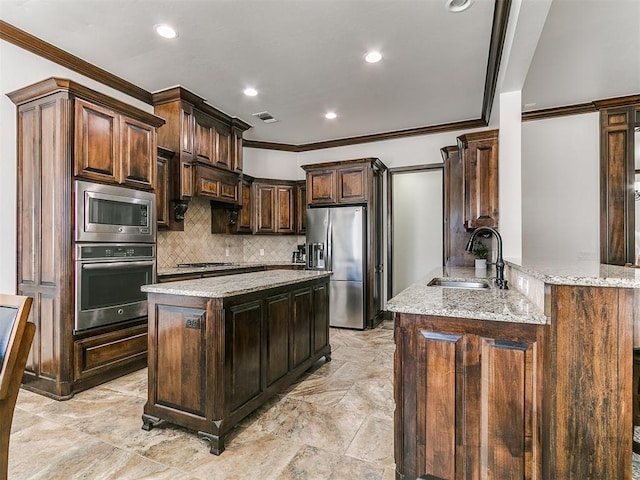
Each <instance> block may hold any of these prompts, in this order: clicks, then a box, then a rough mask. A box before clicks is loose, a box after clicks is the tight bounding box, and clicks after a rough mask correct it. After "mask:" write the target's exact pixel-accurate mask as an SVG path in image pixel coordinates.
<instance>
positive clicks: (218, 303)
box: [142, 276, 331, 454]
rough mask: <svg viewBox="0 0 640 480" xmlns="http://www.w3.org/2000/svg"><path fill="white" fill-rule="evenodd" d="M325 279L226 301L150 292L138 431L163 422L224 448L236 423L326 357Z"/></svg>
mask: <svg viewBox="0 0 640 480" xmlns="http://www.w3.org/2000/svg"><path fill="white" fill-rule="evenodd" d="M328 282H329V277H328V276H324V277H314V278H313V279H311V280H305V281H302V282H295V283H292V284H290V285H286V286H279V287H275V288H265V289H263V290H259V291H254V292H251V293H246V294H242V295H236V296H232V297H229V298H207V297H197V296H186V295H173V294H163V293H149V296H148V302H149V309H148V310H149V337H148V338H149V370H148V371H149V389H148V400H147V403H146V404H145V407H144V414H143V416H142V420H143V427H142V428H143V429H145V430H150V429H151V428H153V426H154V425H156V424H157V423H159V422H160V421H163V420H164V421H167V422H169V423H173V424H175V425H180V426H183V427H186V428H189V429H192V430H195V431H197V432H198V435H199V436H200V437H202V438H205V439H207V440H209V442H210V445H211V453H214V454H220V453H221V452H222V451H223V450H224V439H225V436H226V434H227V433H228V432H229V430H231V429H232V428H233V427H234V426H235V425H236V424H237V423H238V422H239V421H240V420H241V419H242V418H244V417H246V416H247V415H248V414H249V413H251V412H252V411H254V410H255V409H256V408H258V407H260V406H261V405H263V404H264V403H265V402H266V401H267V400H268V399H269V398H271V397H272V396H274V395H276V394H277V393H280V392H281V391H283V390H284V389H285V388H286V387H288V386H289V385H291V383H293V382H294V381H295V380H296V379H297V378H298V377H299V376H300V375H302V374H303V373H304V372H305V371H306V370H307V369H309V367H311V365H312V364H313V363H314V362H316V361H317V360H318V359H320V358H321V357H325V358H326V360H327V361H330V360H331V346H330V345H329V317H328V312H329V308H328V301H329V297H328Z"/></svg>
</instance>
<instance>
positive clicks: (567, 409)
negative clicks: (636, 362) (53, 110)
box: [387, 262, 640, 480]
mask: <svg viewBox="0 0 640 480" xmlns="http://www.w3.org/2000/svg"><path fill="white" fill-rule="evenodd" d="M488 272H489V275H491V274H492V273H493V272H492V271H491V270H488ZM480 276H481V277H482V276H483V275H480ZM477 277H478V275H477V273H476V271H474V270H473V269H438V270H437V271H434V272H432V273H431V274H430V275H429V276H428V277H425V279H424V280H423V281H420V282H417V283H415V284H414V285H412V286H410V287H409V288H407V289H406V290H404V291H403V292H401V293H400V294H398V295H397V296H396V297H394V298H393V299H391V300H390V301H389V302H388V304H387V308H388V310H390V311H393V312H394V316H395V339H396V357H395V368H394V370H395V371H394V384H395V400H396V412H395V456H396V477H397V478H399V479H400V478H407V479H408V478H416V477H418V476H420V475H423V474H431V475H434V476H436V477H437V478H446V479H462V478H465V479H467V478H471V479H479V478H509V479H551V478H562V479H576V480H578V479H586V478H612V479H613V478H615V479H630V478H631V452H632V448H631V443H632V420H631V413H632V354H633V347H634V342H633V324H634V320H635V318H634V317H635V316H637V315H638V314H635V311H638V309H637V308H636V309H634V306H636V305H637V302H638V300H637V295H636V290H635V289H637V288H640V271H638V270H637V269H630V268H624V267H617V266H610V265H598V264H595V263H594V264H585V263H579V264H574V265H559V264H554V265H542V264H539V263H536V262H528V263H524V262H507V279H508V280H509V285H510V288H511V290H498V289H497V288H495V286H493V285H492V281H491V279H489V281H488V282H487V283H489V284H490V288H480V289H462V288H447V287H441V286H428V283H430V281H431V279H432V278H442V279H448V280H467V281H468V280H475V281H477V280H478V278H477ZM518 289H519V290H520V291H517V290H518Z"/></svg>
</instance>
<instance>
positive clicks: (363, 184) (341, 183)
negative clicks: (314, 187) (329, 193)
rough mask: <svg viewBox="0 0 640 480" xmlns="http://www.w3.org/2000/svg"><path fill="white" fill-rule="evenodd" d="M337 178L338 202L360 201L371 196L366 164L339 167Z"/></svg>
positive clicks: (364, 200)
mask: <svg viewBox="0 0 640 480" xmlns="http://www.w3.org/2000/svg"><path fill="white" fill-rule="evenodd" d="M337 180H338V203H360V202H366V201H367V199H368V198H369V192H368V188H367V187H368V183H367V167H366V166H364V165H357V166H353V167H342V168H338V169H337Z"/></svg>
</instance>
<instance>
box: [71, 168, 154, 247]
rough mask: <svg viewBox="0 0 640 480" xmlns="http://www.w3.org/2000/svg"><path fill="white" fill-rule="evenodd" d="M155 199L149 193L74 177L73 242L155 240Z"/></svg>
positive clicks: (145, 241)
mask: <svg viewBox="0 0 640 480" xmlns="http://www.w3.org/2000/svg"><path fill="white" fill-rule="evenodd" d="M155 198H156V197H155V194H153V193H150V192H143V191H139V190H133V189H130V188H123V187H116V186H113V185H102V184H99V183H91V182H85V181H81V180H77V181H76V182H75V214H76V218H75V240H76V242H138V243H141V242H142V243H153V242H155V240H156V208H155Z"/></svg>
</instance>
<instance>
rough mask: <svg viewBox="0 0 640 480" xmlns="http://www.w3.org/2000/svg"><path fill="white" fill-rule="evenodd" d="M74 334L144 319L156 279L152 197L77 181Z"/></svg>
mask: <svg viewBox="0 0 640 480" xmlns="http://www.w3.org/2000/svg"><path fill="white" fill-rule="evenodd" d="M74 186H75V242H76V243H75V304H76V308H75V331H76V332H81V331H86V330H89V329H94V328H98V327H103V326H106V325H110V324H114V323H119V322H124V321H127V320H133V319H136V318H140V317H144V316H146V315H147V296H146V294H144V293H142V292H141V291H140V287H141V286H142V285H145V284H148V283H153V282H154V281H155V276H156V245H155V241H156V217H155V195H154V194H153V193H149V192H142V191H138V190H132V189H128V188H123V187H116V186H111V185H102V184H96V183H90V182H85V181H76V182H75V185H74Z"/></svg>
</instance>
